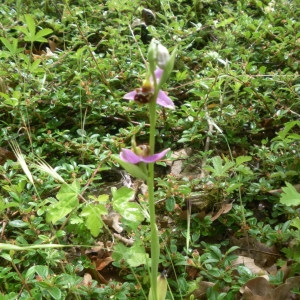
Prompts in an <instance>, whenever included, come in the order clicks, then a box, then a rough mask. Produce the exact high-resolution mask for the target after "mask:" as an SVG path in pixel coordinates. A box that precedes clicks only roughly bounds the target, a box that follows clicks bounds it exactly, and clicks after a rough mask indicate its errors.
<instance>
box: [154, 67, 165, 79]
mask: <svg viewBox="0 0 300 300" xmlns="http://www.w3.org/2000/svg"><path fill="white" fill-rule="evenodd" d="M163 72H164V70H163V69H161V68H157V69H156V70H155V71H154V75H155V78H156V80H157V81H159V80H160V78H161V75H162V74H163Z"/></svg>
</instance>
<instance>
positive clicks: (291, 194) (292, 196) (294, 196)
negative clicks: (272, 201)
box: [280, 182, 300, 206]
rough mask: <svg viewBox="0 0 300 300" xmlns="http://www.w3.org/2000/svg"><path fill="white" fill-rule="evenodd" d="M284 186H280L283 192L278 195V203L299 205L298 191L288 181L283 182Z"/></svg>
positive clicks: (299, 196)
mask: <svg viewBox="0 0 300 300" xmlns="http://www.w3.org/2000/svg"><path fill="white" fill-rule="evenodd" d="M285 184H286V187H283V188H282V191H283V193H282V194H281V197H280V203H282V204H285V205H287V206H298V205H300V193H298V192H297V190H296V189H295V188H294V186H293V185H292V184H290V183H288V182H286V183H285Z"/></svg>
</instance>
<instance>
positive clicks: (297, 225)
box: [291, 217, 300, 230]
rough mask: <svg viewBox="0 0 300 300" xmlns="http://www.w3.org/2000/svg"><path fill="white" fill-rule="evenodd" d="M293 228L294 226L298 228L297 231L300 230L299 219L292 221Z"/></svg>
mask: <svg viewBox="0 0 300 300" xmlns="http://www.w3.org/2000/svg"><path fill="white" fill-rule="evenodd" d="M291 226H294V227H296V228H297V229H299V230H300V219H299V217H297V218H295V219H293V220H292V222H291Z"/></svg>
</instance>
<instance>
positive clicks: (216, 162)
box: [205, 156, 234, 177]
mask: <svg viewBox="0 0 300 300" xmlns="http://www.w3.org/2000/svg"><path fill="white" fill-rule="evenodd" d="M211 161H212V164H213V166H212V167H211V166H207V167H205V169H207V170H208V171H211V172H212V173H213V174H214V175H215V176H217V177H222V176H227V175H228V174H227V171H228V170H229V169H231V168H232V167H233V166H234V162H232V161H226V162H225V164H224V165H223V160H222V158H221V157H220V156H215V157H213V158H212V159H211Z"/></svg>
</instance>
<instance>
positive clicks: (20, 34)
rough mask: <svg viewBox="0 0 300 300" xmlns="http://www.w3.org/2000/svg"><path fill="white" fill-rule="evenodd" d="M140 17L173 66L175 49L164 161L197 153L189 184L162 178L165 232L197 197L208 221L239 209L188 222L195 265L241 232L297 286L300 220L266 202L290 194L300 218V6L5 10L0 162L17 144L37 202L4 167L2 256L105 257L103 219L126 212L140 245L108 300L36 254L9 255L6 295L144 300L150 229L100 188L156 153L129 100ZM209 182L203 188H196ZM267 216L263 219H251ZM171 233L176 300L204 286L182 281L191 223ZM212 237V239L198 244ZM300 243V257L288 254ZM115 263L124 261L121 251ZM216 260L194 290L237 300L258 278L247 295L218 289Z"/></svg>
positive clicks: (141, 35)
mask: <svg viewBox="0 0 300 300" xmlns="http://www.w3.org/2000/svg"><path fill="white" fill-rule="evenodd" d="M143 8H148V9H151V10H153V11H154V12H155V13H156V20H155V22H154V23H152V24H151V25H149V26H148V28H147V30H148V35H150V36H151V37H154V38H156V39H158V40H160V41H161V42H162V43H163V44H164V45H165V46H166V47H167V48H168V49H169V51H170V52H171V51H172V50H173V49H174V47H175V46H178V53H177V58H176V62H175V68H174V72H173V73H172V75H171V78H170V80H169V82H168V85H165V88H164V90H166V91H167V92H168V95H169V96H170V97H171V98H172V99H173V100H174V103H175V105H176V109H175V110H174V111H169V110H168V111H162V112H161V113H160V114H159V117H158V126H157V137H158V142H157V149H165V148H168V147H170V148H171V149H172V150H173V151H176V150H178V149H182V148H189V149H191V153H192V154H191V155H190V156H189V157H188V158H187V159H186V160H185V165H186V170H187V175H188V176H187V178H176V177H175V176H172V174H171V175H166V174H168V169H167V168H162V169H163V171H162V174H160V173H159V174H158V175H157V176H158V179H157V186H158V187H159V189H158V190H157V199H158V200H159V199H163V200H164V201H162V202H159V203H160V204H158V213H159V216H158V218H162V217H163V216H164V215H168V216H170V215H171V216H172V214H175V215H176V213H174V209H175V205H178V206H179V207H181V208H182V209H184V208H185V205H186V202H185V201H186V199H188V198H189V196H190V195H191V194H193V193H195V189H196V188H197V187H201V190H202V191H203V194H201V193H200V196H201V197H202V198H203V197H204V198H205V199H206V198H207V199H208V200H207V201H208V203H209V205H208V208H206V210H211V209H214V210H217V208H218V207H219V206H220V205H221V203H224V202H227V203H231V202H233V203H234V207H233V210H232V211H231V212H229V213H228V215H226V217H223V219H222V218H221V219H220V220H218V221H217V222H219V223H218V224H217V225H214V226H212V223H211V222H210V221H209V218H205V219H204V220H199V218H198V217H197V215H196V213H197V212H198V211H197V210H200V209H199V207H197V205H196V206H195V207H193V212H194V215H192V217H191V232H190V234H191V247H192V248H193V249H196V248H197V249H200V248H201V249H202V250H203V249H204V250H203V251H204V252H205V253H204V254H205V255H208V254H207V253H210V254H211V255H212V256H213V255H215V253H216V251H215V246H214V245H210V243H215V244H217V245H218V248H220V247H221V251H223V249H227V250H228V247H229V242H228V240H226V239H225V240H224V239H220V235H221V236H222V237H223V236H224V235H225V236H226V234H227V235H228V234H229V233H228V232H229V231H230V230H233V231H238V230H240V229H241V228H242V225H245V224H244V222H245V221H246V223H247V224H248V225H249V227H250V229H249V234H250V235H252V236H253V237H254V238H255V239H257V240H259V241H262V242H265V243H267V244H278V245H279V249H280V251H281V253H282V254H283V257H282V259H283V260H287V259H292V261H293V272H292V273H291V275H294V274H297V272H299V258H300V256H299V254H298V255H296V254H294V253H296V252H297V249H298V248H299V241H300V240H299V233H298V229H299V226H298V227H297V226H296V225H295V226H294V227H296V229H297V230H296V229H295V228H294V227H293V226H292V225H291V224H290V220H293V222H294V224H298V223H297V216H298V215H299V210H298V208H297V206H296V208H295V209H291V208H290V207H286V206H285V205H284V203H280V198H279V197H278V195H276V194H274V193H273V194H270V193H268V192H269V191H271V190H278V189H280V188H281V187H282V186H285V182H287V187H286V189H290V190H285V194H284V195H283V199H284V201H287V202H288V203H290V202H289V201H296V203H299V202H297V195H298V196H299V194H297V191H295V190H294V188H293V187H292V186H291V184H298V183H299V172H300V155H299V150H298V149H299V141H300V136H299V127H300V121H299V116H300V115H299V112H300V79H299V57H300V33H299V32H300V30H299V29H300V28H299V27H300V22H299V17H300V9H299V3H298V2H297V0H294V1H287V0H278V1H259V0H253V1H250V0H249V1H247V0H240V1H217V0H205V1H198V0H193V1H184V0H179V1H173V0H170V1H165V0H161V1H138V0H136V1H113V0H111V1H109V0H108V1H80V0H78V1H71V0H70V1H65V2H64V1H56V0H45V1H40V2H36V1H32V0H23V1H21V0H17V1H9V0H6V1H4V2H3V4H1V11H0V17H1V31H0V40H1V44H0V92H1V93H0V146H1V147H3V148H9V143H8V142H9V141H11V140H16V141H17V142H18V144H19V145H20V148H21V149H22V152H23V153H24V154H25V155H26V161H27V163H28V166H29V168H30V170H31V172H32V174H33V176H34V179H35V187H34V186H33V185H32V184H31V183H30V182H29V181H28V179H27V177H26V176H25V175H24V173H23V171H22V169H21V167H20V166H19V164H18V163H16V162H14V161H11V160H8V161H6V162H5V163H3V165H1V166H0V174H1V177H0V180H1V186H0V214H1V219H2V220H3V221H2V223H1V237H0V238H1V243H8V244H16V245H19V246H28V245H32V244H34V245H43V244H48V243H55V244H61V245H94V244H95V243H96V242H97V241H102V242H106V241H108V240H111V238H112V231H111V229H109V228H107V226H106V225H105V224H104V223H103V221H102V219H101V218H100V216H101V215H104V214H106V213H107V212H108V211H110V210H111V209H115V210H117V211H118V212H120V211H122V210H126V212H127V214H126V216H124V217H123V220H121V223H123V224H124V226H125V229H126V233H127V234H128V235H129V236H134V237H135V238H136V244H135V245H134V246H133V247H134V248H131V250H129V248H128V253H126V255H125V257H128V259H127V265H124V262H122V260H121V259H120V257H119V256H120V255H119V253H117V252H116V253H115V256H116V261H115V263H114V267H115V268H116V269H117V270H118V271H116V270H115V271H114V272H117V273H119V272H120V273H122V272H123V273H122V276H121V277H122V280H121V281H120V282H121V283H119V284H117V285H114V284H112V283H109V284H106V285H103V284H102V285H101V284H99V282H98V283H97V281H95V280H94V281H93V283H92V285H91V286H90V287H85V286H82V285H81V281H82V274H83V273H84V270H87V269H88V268H92V266H91V262H90V260H89V259H87V258H86V256H85V255H84V250H82V248H80V247H77V248H76V247H75V246H74V248H75V250H74V252H75V253H73V254H74V255H75V257H70V255H71V254H70V251H69V250H65V251H64V250H61V249H56V248H53V249H44V248H43V247H42V246H41V249H38V250H33V249H31V250H26V251H21V252H18V251H16V250H14V249H11V250H10V251H7V250H6V251H4V250H3V251H2V252H1V258H0V260H1V264H0V281H2V282H3V284H2V285H0V293H2V294H3V295H8V296H7V298H5V299H16V297H17V295H19V296H20V298H19V299H95V298H97V297H98V299H108V297H116V299H130V298H136V297H137V298H141V299H144V293H143V289H146V290H147V285H148V283H149V281H148V280H149V279H148V274H147V268H146V267H144V266H143V265H142V264H141V263H140V261H142V258H143V257H144V256H145V264H146V260H147V259H146V257H147V255H146V253H145V252H147V248H148V246H149V240H148V228H147V222H143V218H146V219H147V212H146V211H147V206H146V201H145V199H143V197H142V196H139V197H140V200H141V203H142V204H141V206H139V205H136V203H132V202H130V201H129V198H130V197H129V196H128V193H129V194H130V193H131V192H129V191H124V190H121V191H120V190H118V191H117V192H116V191H115V192H114V193H115V195H119V196H115V197H114V196H113V197H110V196H108V194H110V189H109V188H108V187H107V186H109V185H112V186H116V188H119V187H120V186H119V182H120V181H121V178H122V176H121V175H120V173H119V172H116V171H115V170H116V168H118V164H117V163H116V161H114V160H112V155H113V154H117V153H119V151H120V149H121V148H122V147H130V141H131V137H132V136H133V135H135V134H136V135H137V136H138V141H139V142H141V143H142V142H145V141H147V137H148V116H147V110H146V109H145V107H143V106H138V105H136V104H135V103H133V102H128V101H126V100H123V99H122V97H123V95H124V94H125V93H126V92H128V91H131V90H133V89H134V88H136V87H138V86H140V84H141V82H142V80H143V76H144V74H145V65H144V61H143V57H142V55H141V54H143V55H144V56H146V53H147V47H148V44H147V43H148V40H147V38H146V39H145V32H146V31H145V30H146V29H145V27H143V26H138V27H135V28H133V29H132V31H131V27H132V24H133V22H134V21H135V20H136V19H137V18H139V19H140V18H141V17H142V9H143ZM132 32H134V36H133V35H132ZM48 39H51V40H52V41H55V43H56V45H57V49H56V52H55V55H54V56H51V57H48V58H46V57H45V55H42V53H41V50H45V51H46V48H47V47H49V40H48ZM37 158H39V159H44V160H45V161H46V162H47V163H48V164H49V165H51V166H52V167H53V168H55V170H57V172H58V173H59V174H60V175H61V176H62V178H63V180H65V183H63V184H62V183H59V182H58V181H57V180H55V179H54V178H53V177H51V176H49V175H48V174H45V173H43V172H40V171H39V170H38V169H37V168H35V167H34V164H35V163H36V162H37V160H38V159H37ZM191 170H193V171H191ZM203 171H204V172H205V176H204V177H201V178H200V177H199V176H198V177H197V176H196V178H194V175H195V174H201V172H203ZM189 175H192V176H191V178H192V179H190V178H189ZM193 178H194V179H193ZM292 189H293V190H292ZM196 190H197V189H196ZM118 193H119V194H118ZM123 193H124V194H123ZM196 194H197V193H196ZM289 194H292V195H293V199H296V200H291V199H290V198H289V196H288V195H289ZM203 195H204V196H203ZM122 197H125V200H126V201H124V202H122V201H121V200H120V199H123V198H122ZM205 201H206V200H205ZM292 203H295V202H292ZM261 204H263V206H264V209H263V211H261V212H260V213H259V214H258V213H257V211H258V210H259V207H260V206H259V205H261ZM138 207H140V211H138ZM241 210H245V211H244V219H243V218H242V217H241V216H242V215H243V214H241V213H239V212H241ZM95 211H96V213H95ZM176 216H177V215H176ZM173 221H176V222H175V225H172V230H171V229H170V228H166V229H164V230H162V240H164V241H165V243H162V268H165V269H171V270H172V272H171V273H172V274H173V275H171V276H170V279H169V284H170V286H171V289H172V291H173V296H174V298H176V299H182V298H183V297H184V295H187V294H188V293H189V292H190V291H191V290H192V288H191V287H192V286H193V284H195V282H196V280H193V279H191V278H189V277H188V274H187V271H186V268H185V267H184V264H186V257H184V256H183V255H182V251H183V248H184V245H185V242H183V240H184V239H185V238H186V234H185V233H184V232H186V230H187V229H186V222H183V221H182V220H181V219H180V218H179V217H178V216H177V217H174V220H173ZM224 224H225V225H226V226H224ZM292 224H293V223H292ZM224 227H228V228H227V229H228V232H227V231H226V233H225V232H224ZM227 229H226V230H227ZM174 232H175V233H176V234H175V235H174ZM178 232H180V233H181V232H183V234H177V233H178ZM278 232H281V233H280V234H277V233H278ZM205 237H210V238H211V239H208V240H209V242H207V241H206V242H207V243H208V244H201V243H200V242H201V241H202V242H203V239H204V238H205ZM211 240H212V242H210V241H211ZM291 240H292V241H293V243H292V245H293V247H295V248H293V249H294V250H295V251H291V250H290V249H289V245H290V244H289V242H290V241H291ZM222 247H223V248H222ZM80 249H81V250H80ZM116 249H119V251H120V252H122V251H126V250H124V249H126V247H124V246H123V245H122V243H120V242H117V245H116ZM120 249H121V250H120ZM132 249H138V250H139V251H138V252H139V258H138V260H139V262H137V261H134V258H133V257H134V254H133V253H132V252H133V251H132ZM145 249H146V250H145ZM221 251H220V253H219V252H218V253H217V254H218V258H217V259H218V260H221V261H223V262H224V264H223V265H217V263H212V266H213V267H212V268H210V267H208V266H205V265H201V267H199V278H200V277H201V278H204V279H206V280H211V281H215V282H218V285H217V288H216V289H215V290H214V291H211V292H210V294H209V295H210V296H209V295H208V298H210V299H217V298H214V297H215V296H214V295H219V297H220V298H218V299H222V298H221V297H223V296H222V287H224V286H225V285H227V286H229V292H228V295H229V296H230V297H234V296H233V295H236V294H237V293H238V290H239V287H240V286H241V285H242V284H243V283H244V282H246V281H247V280H248V278H249V276H246V275H244V277H243V275H242V273H240V274H239V275H240V277H241V279H239V280H238V279H237V278H234V275H232V276H231V273H230V272H227V273H226V272H224V274H225V273H226V274H227V275H226V276H228V274H229V273H230V276H228V277H226V276H225V275H224V274H223V273H222V274H216V273H213V271H211V273H209V271H208V270H212V269H214V268H215V269H214V270H215V271H216V270H217V269H220V270H225V269H226V268H228V265H226V264H227V262H228V261H227V262H226V259H225V258H226V257H227V256H226V254H225V252H226V251H225V250H224V251H225V252H221ZM298 253H299V252H298ZM230 260H231V258H229V261H230ZM133 269H134V270H133ZM120 270H122V272H121V271H120ZM133 274H134V275H133ZM174 274H176V276H175V275H174ZM243 274H244V273H243ZM37 275H38V276H39V277H37ZM37 278H39V279H40V278H42V280H38V279H37ZM224 278H226V280H224ZM137 282H138V284H139V287H140V288H139V289H136V288H135V285H136V284H137ZM75 286H80V288H77V289H76V288H75ZM214 293H215V294H214ZM9 295H10V296H9ZM168 295H169V296H168V297H170V299H171V296H170V294H168ZM3 297H6V296H3ZM30 297H31V298H30ZM68 297H69V298H68ZM72 297H73V298H72ZM226 299H229V298H226Z"/></svg>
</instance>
